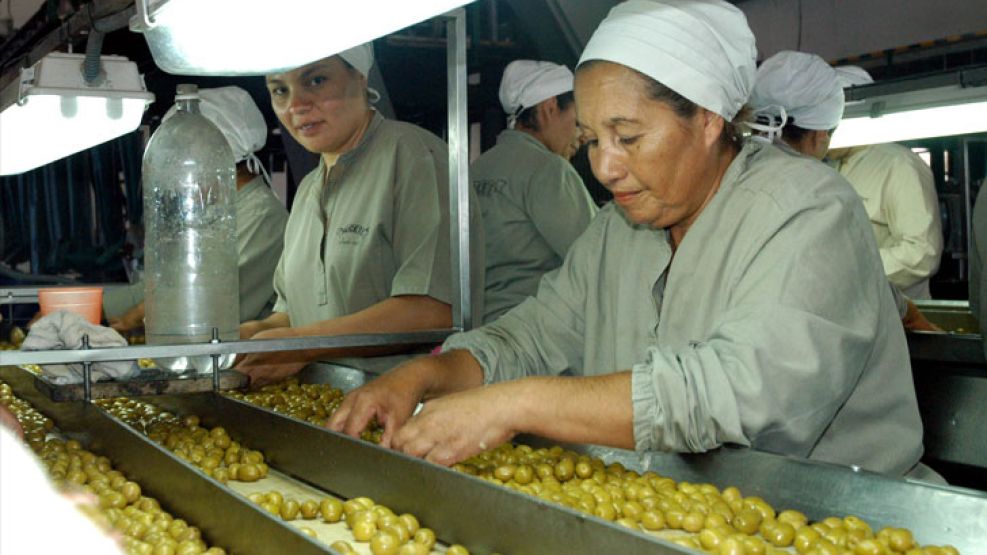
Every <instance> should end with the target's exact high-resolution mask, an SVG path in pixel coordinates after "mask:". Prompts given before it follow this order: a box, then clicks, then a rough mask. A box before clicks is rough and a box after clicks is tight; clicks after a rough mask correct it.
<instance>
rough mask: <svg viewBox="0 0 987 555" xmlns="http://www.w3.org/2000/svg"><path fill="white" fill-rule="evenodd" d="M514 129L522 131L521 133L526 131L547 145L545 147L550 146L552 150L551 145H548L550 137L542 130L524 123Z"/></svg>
mask: <svg viewBox="0 0 987 555" xmlns="http://www.w3.org/2000/svg"><path fill="white" fill-rule="evenodd" d="M514 129H515V130H516V131H520V132H521V133H526V134H528V135H531V136H532V137H534V138H535V140H536V141H538V142H539V143H541V144H543V145H545V148H548V149H549V150H551V149H550V148H549V146H548V139H547V137H545V134H544V133H543V132H541V131H539V130H537V129H532V128H530V127H525V126H523V125H518V126H516V127H515V128H514Z"/></svg>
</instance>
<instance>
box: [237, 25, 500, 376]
mask: <svg viewBox="0 0 987 555" xmlns="http://www.w3.org/2000/svg"><path fill="white" fill-rule="evenodd" d="M373 63H374V55H373V46H372V45H371V44H370V43H367V44H363V45H359V46H356V47H354V48H351V49H349V50H345V51H343V52H340V53H339V54H337V55H333V56H329V57H328V58H324V59H322V60H318V61H316V62H313V63H311V64H307V65H305V66H302V67H299V68H296V69H292V70H290V71H284V72H280V73H274V74H271V75H267V76H266V78H265V81H266V84H267V89H268V92H269V93H270V98H271V107H272V108H273V109H274V113H275V115H276V116H277V117H278V120H279V121H280V122H281V124H282V125H283V126H284V128H285V129H286V130H287V131H288V133H290V134H291V136H292V138H294V139H295V140H296V141H298V143H299V144H300V145H301V146H302V147H304V148H305V149H306V150H308V151H309V152H312V153H317V154H318V155H319V158H320V160H319V165H318V166H317V167H316V168H315V169H314V170H312V171H311V172H309V174H308V175H306V176H305V177H304V178H303V179H302V181H301V183H300V184H299V187H298V192H297V193H296V194H295V200H294V203H293V204H292V208H291V216H290V217H289V220H288V227H287V230H286V232H285V249H284V252H283V253H282V256H281V260H280V261H279V262H278V267H277V270H276V271H275V274H274V289H275V292H276V294H277V303H276V304H275V306H274V312H273V313H272V314H271V315H270V316H269V317H268V318H265V319H263V320H255V321H251V322H245V323H243V324H242V325H241V326H240V336H241V337H242V338H245V339H246V338H258V339H262V338H280V337H299V336H324V335H349V334H364V333H372V332H378V333H388V332H391V333H400V332H415V331H421V330H433V329H443V328H448V327H451V326H452V322H453V319H452V302H453V298H454V291H453V284H452V272H451V267H452V264H451V263H450V261H449V254H450V251H451V250H452V249H451V248H450V236H449V229H450V227H451V225H450V222H449V213H450V209H449V168H448V160H449V156H448V147H447V146H446V144H445V143H444V142H443V141H442V140H441V139H439V138H438V137H436V136H435V135H434V134H432V133H430V132H428V131H426V130H425V129H422V128H420V127H418V126H415V125H411V124H408V123H404V122H399V121H393V120H388V119H386V118H384V116H383V115H381V114H380V113H379V112H378V111H377V110H376V109H375V108H374V107H373V102H374V100H375V99H376V96H377V95H376V93H375V91H373V90H371V89H369V88H368V85H367V77H368V75H369V73H370V71H371V68H372V67H373ZM471 197H472V195H471ZM473 198H475V197H473ZM470 200H472V199H470ZM470 213H471V217H472V218H471V219H472V221H471V222H470V224H471V225H470V228H471V233H470V237H469V240H470V241H471V247H472V248H471V253H470V254H471V255H472V256H471V258H470V262H472V266H471V268H470V272H471V277H472V282H471V285H472V291H471V294H472V299H473V308H474V318H476V319H477V320H478V319H479V318H480V317H482V306H483V244H482V241H483V229H482V223H481V222H480V219H479V210H478V209H477V207H476V205H475V204H474V205H473V208H472V209H471V212H470ZM474 321H476V320H474ZM416 348H419V346H415V345H408V346H405V347H403V348H400V347H398V348H396V347H394V346H386V347H381V348H379V349H367V348H338V349H327V350H308V351H295V352H293V353H283V352H281V353H261V354H254V355H249V356H247V357H244V359H243V360H242V361H241V362H240V363H239V364H238V365H237V367H236V369H237V370H239V371H241V372H243V373H245V374H247V375H249V376H250V380H251V383H253V384H255V385H258V384H263V383H266V382H271V381H277V380H279V379H282V378H284V377H287V376H288V375H291V374H293V373H295V372H297V371H298V370H300V369H301V368H302V367H303V366H305V365H306V364H308V363H309V362H313V361H316V360H325V359H332V360H337V361H342V363H343V364H346V365H347V366H352V367H356V368H359V369H361V370H365V371H368V372H371V373H375V374H380V373H383V372H386V371H387V370H389V369H390V368H391V367H393V366H395V365H397V364H399V363H400V362H403V361H404V360H407V359H408V358H409V357H410V356H411V355H410V354H409V353H411V352H414V349H416Z"/></svg>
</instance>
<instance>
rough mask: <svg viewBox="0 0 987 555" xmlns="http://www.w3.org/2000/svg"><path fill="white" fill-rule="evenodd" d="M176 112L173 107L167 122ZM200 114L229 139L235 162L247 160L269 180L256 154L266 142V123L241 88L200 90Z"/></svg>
mask: <svg viewBox="0 0 987 555" xmlns="http://www.w3.org/2000/svg"><path fill="white" fill-rule="evenodd" d="M176 111H177V108H176V107H175V106H172V107H171V109H169V110H168V113H166V114H165V116H164V120H167V119H168V118H170V117H171V116H173V115H174V114H175V112H176ZM199 111H200V112H201V113H202V115H203V116H205V118H206V119H208V120H209V121H210V122H212V124H213V125H215V126H216V127H217V128H218V129H219V130H220V132H221V133H223V136H224V137H226V142H228V143H229V144H230V149H232V150H233V158H235V159H236V163H238V164H239V163H240V162H242V161H244V160H246V161H247V168H248V169H249V170H250V171H251V172H252V173H254V174H263V175H264V177H265V179H268V181H270V179H269V177H268V175H267V171H266V170H265V169H264V166H263V165H262V164H261V163H260V160H259V159H258V158H257V156H255V155H254V153H255V152H257V151H258V150H260V149H262V148H264V144H265V143H266V142H267V122H266V121H264V115H263V114H261V112H260V108H258V107H257V104H255V103H254V100H253V98H251V97H250V93H248V92H247V91H245V90H243V89H241V88H240V87H219V88H216V89H200V90H199ZM164 120H162V121H164Z"/></svg>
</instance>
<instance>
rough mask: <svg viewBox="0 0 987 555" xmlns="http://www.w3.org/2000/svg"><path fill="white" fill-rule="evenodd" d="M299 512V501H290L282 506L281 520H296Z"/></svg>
mask: <svg viewBox="0 0 987 555" xmlns="http://www.w3.org/2000/svg"><path fill="white" fill-rule="evenodd" d="M299 510H300V506H299V505H298V501H295V500H294V499H288V500H287V501H285V502H284V503H282V504H281V511H280V513H281V520H295V519H296V518H298V512H299Z"/></svg>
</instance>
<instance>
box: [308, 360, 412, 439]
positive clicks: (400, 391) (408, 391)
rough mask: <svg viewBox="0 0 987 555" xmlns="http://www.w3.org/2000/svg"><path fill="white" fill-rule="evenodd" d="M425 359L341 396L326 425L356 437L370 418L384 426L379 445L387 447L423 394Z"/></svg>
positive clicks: (405, 365) (401, 367)
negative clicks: (339, 402)
mask: <svg viewBox="0 0 987 555" xmlns="http://www.w3.org/2000/svg"><path fill="white" fill-rule="evenodd" d="M428 363H429V361H428V360H421V359H419V360H415V361H411V362H409V363H406V364H404V365H403V366H400V367H398V368H396V369H394V370H392V371H390V372H388V373H387V374H384V375H382V376H380V377H378V378H376V379H375V380H373V381H372V382H370V383H368V384H366V385H364V386H363V387H360V388H358V389H355V390H353V391H351V392H350V393H348V394H347V395H346V397H344V398H343V402H342V404H340V405H339V408H338V409H336V412H334V413H333V415H332V418H330V419H329V422H328V423H327V424H326V426H327V427H328V428H329V429H330V430H333V431H336V432H340V433H344V434H346V435H349V436H353V437H360V432H362V431H363V430H364V429H366V427H367V424H369V423H370V420H371V419H373V418H376V419H377V423H378V424H379V425H380V426H382V427H383V428H384V433H383V435H382V436H381V441H380V444H381V445H382V446H383V447H390V446H391V438H393V437H394V433H395V432H396V431H397V430H398V429H399V428H400V427H401V426H402V425H403V424H404V423H405V422H407V420H408V418H410V417H411V414H412V413H413V412H414V410H415V407H416V406H417V405H418V402H419V401H420V400H421V399H422V397H423V396H424V395H425V391H426V389H427V383H428V380H427V378H426V376H425V374H426V373H427V372H428V369H427V367H426V365H427V364H428Z"/></svg>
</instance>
